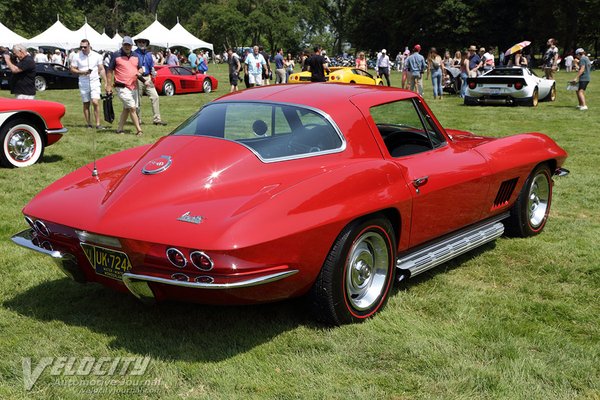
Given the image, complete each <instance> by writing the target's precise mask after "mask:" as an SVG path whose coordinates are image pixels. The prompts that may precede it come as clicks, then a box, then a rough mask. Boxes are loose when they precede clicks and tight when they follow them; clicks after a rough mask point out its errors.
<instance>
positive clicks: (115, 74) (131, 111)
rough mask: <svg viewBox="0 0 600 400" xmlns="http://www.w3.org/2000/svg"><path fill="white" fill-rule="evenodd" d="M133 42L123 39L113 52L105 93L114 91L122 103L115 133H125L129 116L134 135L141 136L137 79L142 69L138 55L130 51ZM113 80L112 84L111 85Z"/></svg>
mask: <svg viewBox="0 0 600 400" xmlns="http://www.w3.org/2000/svg"><path fill="white" fill-rule="evenodd" d="M132 47H133V40H132V39H131V37H130V36H125V37H124V38H123V44H122V45H121V49H119V50H117V51H115V52H114V53H113V55H112V57H111V59H110V63H109V64H108V73H107V77H106V92H107V93H112V88H113V86H114V88H115V89H116V92H117V96H118V97H119V99H121V101H122V102H123V111H122V112H121V117H120V119H119V125H118V127H117V133H119V134H122V133H125V132H124V131H123V127H124V126H125V122H126V121H127V117H128V116H131V121H132V122H133V125H134V126H135V129H136V135H138V136H140V135H142V134H143V132H142V128H141V126H140V122H139V120H138V116H137V113H136V108H137V98H138V96H137V79H138V77H139V78H142V74H143V72H144V69H143V68H142V62H141V60H140V58H139V57H138V55H137V54H136V53H134V52H133V51H132V50H131V49H132ZM113 78H114V83H113Z"/></svg>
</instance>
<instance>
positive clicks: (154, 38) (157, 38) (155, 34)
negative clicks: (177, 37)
mask: <svg viewBox="0 0 600 400" xmlns="http://www.w3.org/2000/svg"><path fill="white" fill-rule="evenodd" d="M170 37H171V32H170V31H169V30H168V29H167V28H165V26H164V25H163V24H161V23H160V22H158V20H155V21H154V22H153V23H152V24H150V26H148V27H147V28H146V29H144V30H143V31H141V32H140V33H138V34H137V35H135V36H134V37H133V40H134V41H135V40H136V39H148V40H149V41H150V45H152V46H158V47H169V46H170V45H169V39H170Z"/></svg>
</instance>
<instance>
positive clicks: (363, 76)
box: [288, 67, 383, 86]
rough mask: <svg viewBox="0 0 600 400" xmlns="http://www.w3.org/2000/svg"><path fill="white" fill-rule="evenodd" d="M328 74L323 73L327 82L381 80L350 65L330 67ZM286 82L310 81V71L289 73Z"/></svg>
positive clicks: (362, 82)
mask: <svg viewBox="0 0 600 400" xmlns="http://www.w3.org/2000/svg"><path fill="white" fill-rule="evenodd" d="M329 70H330V71H331V72H330V73H329V74H327V73H325V78H327V82H341V83H360V84H362V85H380V86H383V81H382V80H381V79H379V78H376V77H374V76H373V75H371V74H370V73H368V72H366V71H363V70H362V69H358V68H352V67H330V68H329ZM288 83H310V72H309V71H304V72H298V73H295V74H291V75H290V78H289V79H288Z"/></svg>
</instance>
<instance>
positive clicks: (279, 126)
mask: <svg viewBox="0 0 600 400" xmlns="http://www.w3.org/2000/svg"><path fill="white" fill-rule="evenodd" d="M172 134H173V135H195V136H212V137H216V138H222V139H227V140H232V141H235V142H237V143H240V144H242V145H244V146H246V147H248V148H249V149H250V150H252V151H253V152H254V153H255V154H256V155H257V156H258V157H259V158H260V159H261V160H263V161H266V162H271V161H281V160H285V159H294V158H301V157H307V156H312V155H320V154H328V153H334V152H338V151H342V150H343V149H344V145H345V142H344V140H343V137H342V136H341V134H340V133H339V130H338V129H337V128H336V127H335V126H334V125H333V123H332V121H331V120H330V119H329V117H328V116H327V115H324V114H321V113H320V112H318V111H316V110H313V109H308V108H304V107H300V106H295V105H288V104H272V103H260V102H231V103H228V102H219V103H212V104H209V105H207V106H206V107H204V108H202V110H200V111H199V112H198V113H197V114H196V115H194V116H192V117H191V118H189V119H188V120H187V121H185V122H184V123H183V124H181V125H180V126H179V127H177V129H175V131H174V132H173V133H172Z"/></svg>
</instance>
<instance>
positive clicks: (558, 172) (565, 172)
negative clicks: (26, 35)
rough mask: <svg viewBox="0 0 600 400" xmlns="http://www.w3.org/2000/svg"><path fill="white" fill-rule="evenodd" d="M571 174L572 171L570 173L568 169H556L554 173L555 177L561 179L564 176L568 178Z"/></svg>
mask: <svg viewBox="0 0 600 400" xmlns="http://www.w3.org/2000/svg"><path fill="white" fill-rule="evenodd" d="M570 173H571V171H569V170H568V169H566V168H556V170H555V171H554V176H558V177H559V178H562V177H563V176H567V175H569V174H570Z"/></svg>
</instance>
